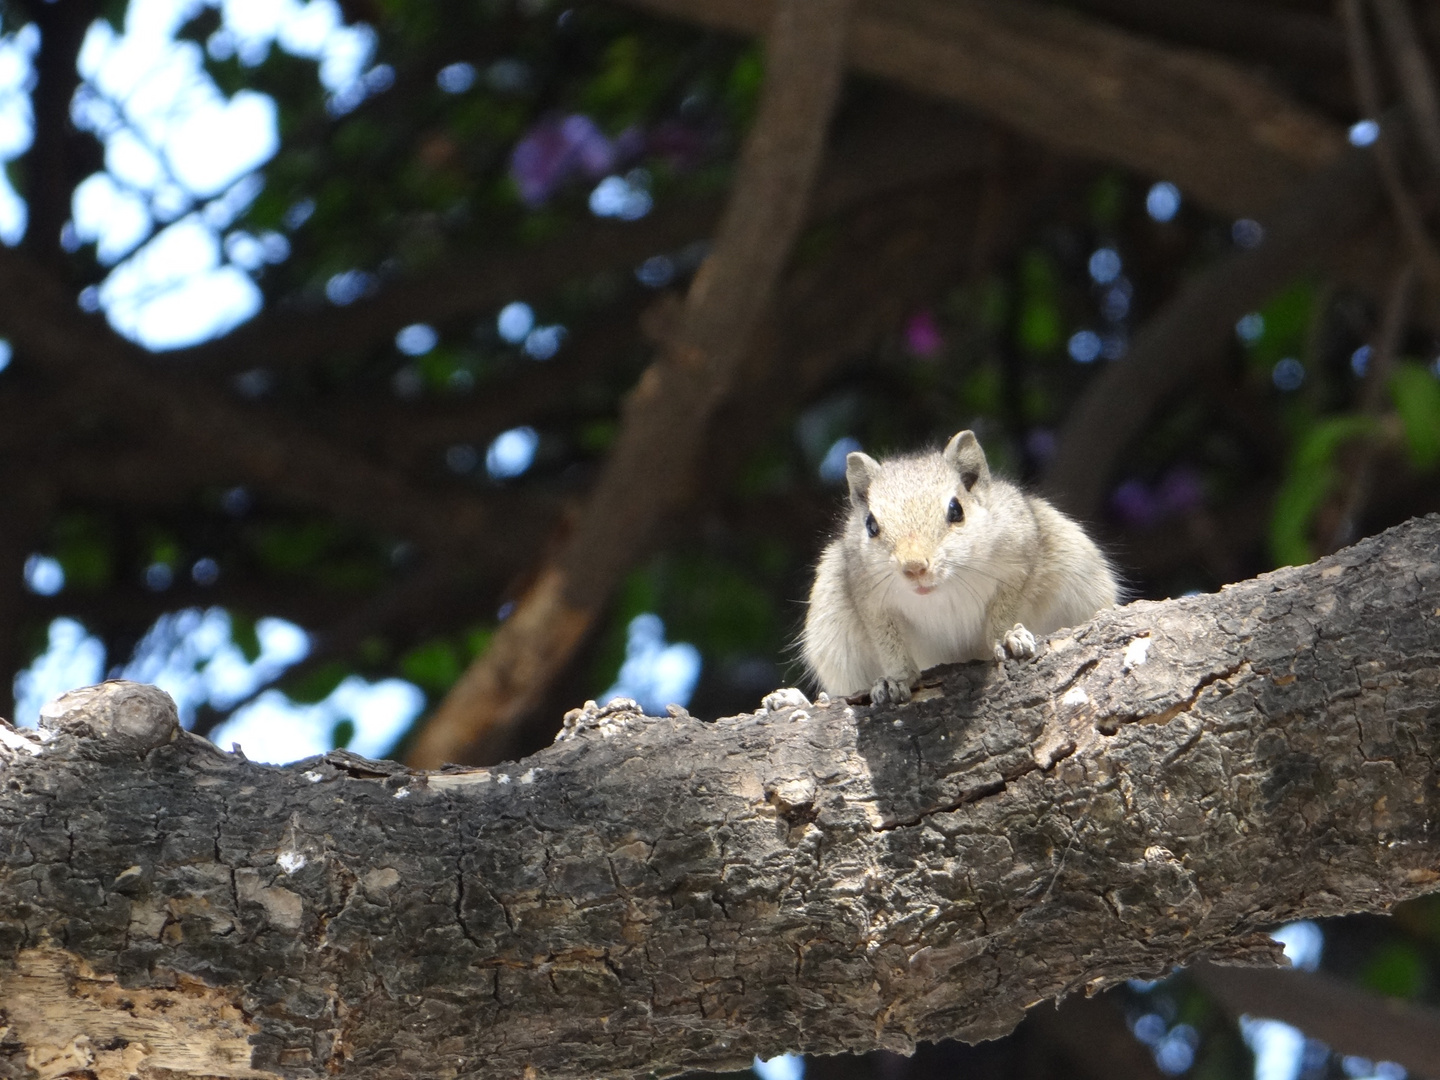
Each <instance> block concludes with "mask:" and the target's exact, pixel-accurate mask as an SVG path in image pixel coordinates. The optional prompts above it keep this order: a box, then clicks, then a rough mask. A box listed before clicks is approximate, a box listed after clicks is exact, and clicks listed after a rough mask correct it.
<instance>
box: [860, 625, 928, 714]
mask: <svg viewBox="0 0 1440 1080" xmlns="http://www.w3.org/2000/svg"><path fill="white" fill-rule="evenodd" d="M869 629H870V638H871V640H872V641H873V642H874V643H875V651H876V652H877V653H878V654H879V656H880V668H881V673H880V677H879V678H878V679H876V680H875V682H874V683H873V684H872V685H871V687H870V701H871V702H872V703H873V704H875V705H903V704H905V702H907V701H909V700H910V685H911V684H912V683H913V682H914V681H915V678H916V676H918V675H919V674H920V669H919V668H917V667H916V666H915V661H914V660H912V659H911V658H910V650H908V649H907V648H906V647H905V640H904V638H902V637H901V636H900V628H899V627H898V626H896V625H895V622H894V620H892V619H888V618H884V617H881V618H879V619H877V620H875V621H874V622H872V623H871V624H870V627H869Z"/></svg>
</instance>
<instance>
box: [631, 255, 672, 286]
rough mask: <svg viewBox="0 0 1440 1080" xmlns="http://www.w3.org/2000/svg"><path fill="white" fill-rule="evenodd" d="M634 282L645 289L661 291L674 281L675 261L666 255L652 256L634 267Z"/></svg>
mask: <svg viewBox="0 0 1440 1080" xmlns="http://www.w3.org/2000/svg"><path fill="white" fill-rule="evenodd" d="M635 280H636V281H638V282H640V284H641V285H644V286H645V287H646V288H647V289H663V288H664V287H665V286H666V285H669V284H670V282H672V281H673V280H675V260H674V259H672V258H670V256H668V255H652V256H650V258H648V259H646V260H645V261H644V262H643V263H641V264H640V265H639V266H638V267H636V269H635Z"/></svg>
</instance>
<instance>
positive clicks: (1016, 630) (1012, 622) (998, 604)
mask: <svg viewBox="0 0 1440 1080" xmlns="http://www.w3.org/2000/svg"><path fill="white" fill-rule="evenodd" d="M1020 596H1021V594H1020V590H1018V589H1014V590H1012V589H1002V590H1001V591H1000V592H999V593H997V594H996V596H995V598H994V599H993V600H992V601H991V602H990V610H989V611H988V612H986V615H985V640H986V641H988V642H990V643H991V646H990V652H991V655H993V656H994V657H995V660H996V662H997V663H1001V664H1003V663H1004V662H1005V659H1006V658H1007V657H1010V656H1013V657H1014V658H1015V659H1017V660H1024V659H1026V658H1028V657H1031V656H1034V655H1035V635H1034V634H1032V633H1031V632H1030V631H1029V630H1027V629H1026V628H1025V624H1024V623H1022V622H1020V621H1019V620H1018V619H1017V618H1016V616H1017V615H1019V613H1020Z"/></svg>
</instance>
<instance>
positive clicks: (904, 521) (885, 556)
mask: <svg viewBox="0 0 1440 1080" xmlns="http://www.w3.org/2000/svg"><path fill="white" fill-rule="evenodd" d="M845 479H846V481H847V482H848V483H849V485H850V506H851V512H850V520H849V522H848V524H847V527H846V531H847V533H848V534H849V537H850V540H851V546H852V549H854V550H857V551H858V552H859V554H860V557H861V559H862V560H863V562H864V564H865V565H866V566H868V567H870V568H872V569H873V570H875V571H877V572H879V571H888V572H891V573H893V574H894V575H895V577H896V583H897V584H901V585H903V586H904V587H906V588H909V589H911V590H913V591H915V592H917V593H919V594H921V595H924V594H925V593H928V592H931V591H932V590H934V589H935V588H937V587H939V586H941V585H943V584H944V583H945V581H946V579H947V578H949V577H950V576H951V575H952V574H954V573H955V572H956V571H959V570H962V569H964V567H965V566H966V565H967V564H973V563H975V562H976V561H977V558H978V557H979V556H980V554H981V551H980V548H981V546H982V545H983V543H984V533H985V522H986V520H987V518H988V516H989V512H988V508H987V504H988V496H989V493H990V466H989V464H988V463H987V462H986V460H985V451H984V450H982V449H981V448H980V442H979V440H977V439H976V438H975V433H974V432H973V431H962V432H960V433H959V434H958V435H956V436H955V437H954V438H952V439H951V440H950V441H949V443H947V444H946V446H945V449H944V450H943V451H941V452H940V453H938V454H937V453H935V452H933V451H932V452H930V453H924V454H912V455H906V456H904V457H896V458H889V459H887V460H885V461H883V462H880V461H876V460H875V459H874V458H872V457H870V456H869V455H868V454H863V453H859V452H858V451H857V452H855V453H852V454H850V455H849V456H847V457H846V459H845Z"/></svg>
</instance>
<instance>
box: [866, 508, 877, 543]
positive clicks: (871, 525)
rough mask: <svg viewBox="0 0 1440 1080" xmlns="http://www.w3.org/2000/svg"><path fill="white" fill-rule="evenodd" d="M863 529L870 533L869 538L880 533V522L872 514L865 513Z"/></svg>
mask: <svg viewBox="0 0 1440 1080" xmlns="http://www.w3.org/2000/svg"><path fill="white" fill-rule="evenodd" d="M865 531H866V532H867V533H869V534H870V536H871V539H874V538H875V537H877V536H879V535H880V523H879V522H878V521H876V520H875V515H874V514H866V515H865Z"/></svg>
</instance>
